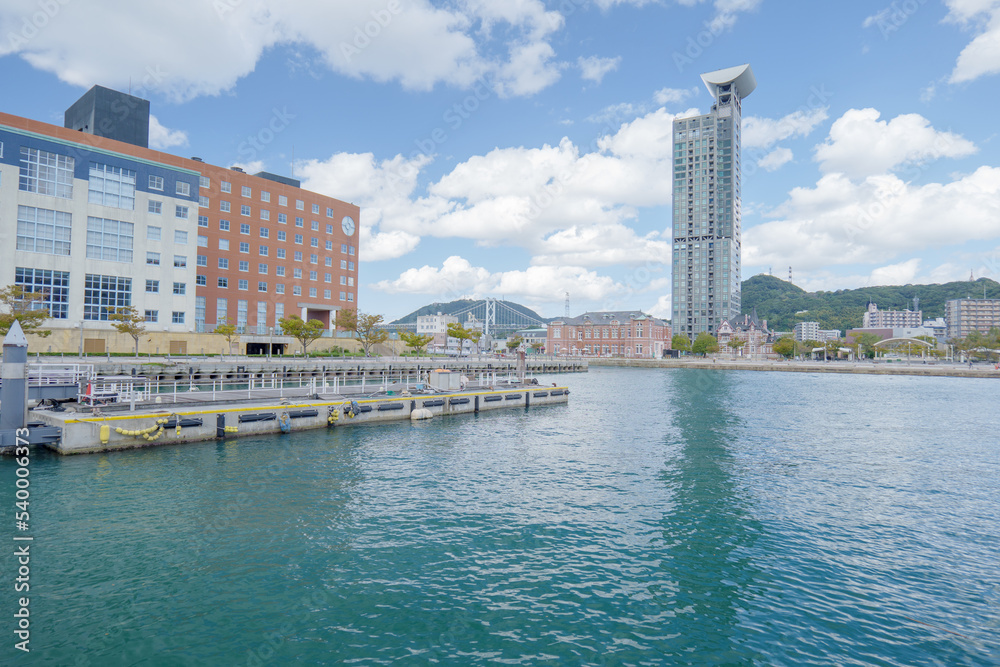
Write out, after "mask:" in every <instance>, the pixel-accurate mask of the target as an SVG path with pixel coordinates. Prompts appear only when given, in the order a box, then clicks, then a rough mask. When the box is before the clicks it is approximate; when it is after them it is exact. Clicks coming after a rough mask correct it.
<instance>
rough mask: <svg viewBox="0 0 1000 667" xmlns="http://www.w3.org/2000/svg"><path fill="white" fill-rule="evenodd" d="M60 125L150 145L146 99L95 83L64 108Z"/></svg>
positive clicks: (146, 145) (137, 143) (118, 139)
mask: <svg viewBox="0 0 1000 667" xmlns="http://www.w3.org/2000/svg"><path fill="white" fill-rule="evenodd" d="M63 127H66V128H68V129H70V130H78V131H80V132H86V133H87V134H93V135H94V136H98V137H107V138H108V139H115V140H117V141H124V142H125V143H129V144H132V145H134V146H142V147H143V148H149V100H144V99H142V98H141V97H135V96H134V95H129V94H127V93H122V92H119V91H117V90H111V89H110V88H105V87H104V86H94V87H93V88H91V89H90V90H88V91H87V92H85V93H84V94H83V96H82V97H81V98H80V99H78V100H77V101H76V102H74V103H73V106H71V107H70V108H69V109H66V113H65V114H64V115H63Z"/></svg>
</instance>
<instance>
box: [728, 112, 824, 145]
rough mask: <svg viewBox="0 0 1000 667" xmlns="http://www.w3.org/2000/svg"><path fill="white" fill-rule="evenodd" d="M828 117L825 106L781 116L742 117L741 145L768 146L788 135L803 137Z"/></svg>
mask: <svg viewBox="0 0 1000 667" xmlns="http://www.w3.org/2000/svg"><path fill="white" fill-rule="evenodd" d="M827 118H828V114H827V108H826V107H823V108H817V109H808V110H802V109H800V110H799V111H795V112H792V113H790V114H788V115H787V116H784V117H782V118H760V117H759V116H749V117H747V118H744V119H743V147H744V148H769V147H771V146H773V145H774V144H776V143H778V142H779V141H783V140H785V139H788V138H789V137H804V136H806V135H808V134H809V133H810V132H812V131H813V129H815V128H816V126H817V125H819V124H820V123H822V122H823V121H824V120H826V119H827Z"/></svg>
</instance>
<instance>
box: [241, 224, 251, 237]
mask: <svg viewBox="0 0 1000 667" xmlns="http://www.w3.org/2000/svg"><path fill="white" fill-rule="evenodd" d="M240 234H246V235H247V236H250V225H248V224H247V223H245V222H243V223H240Z"/></svg>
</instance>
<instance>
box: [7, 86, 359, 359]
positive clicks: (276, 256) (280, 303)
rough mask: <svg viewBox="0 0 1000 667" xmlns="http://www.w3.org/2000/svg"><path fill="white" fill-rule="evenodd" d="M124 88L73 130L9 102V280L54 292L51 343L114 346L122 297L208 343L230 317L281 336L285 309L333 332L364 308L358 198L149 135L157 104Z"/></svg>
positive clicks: (266, 339)
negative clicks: (346, 314)
mask: <svg viewBox="0 0 1000 667" xmlns="http://www.w3.org/2000/svg"><path fill="white" fill-rule="evenodd" d="M112 93H114V91H108V90H107V89H102V90H100V91H97V90H93V89H92V90H91V91H90V92H88V93H87V94H86V95H84V97H82V98H81V100H80V101H78V102H77V103H76V104H74V105H73V106H72V107H71V108H70V111H67V125H69V126H70V127H65V128H64V127H58V126H54V125H49V124H47V123H41V122H38V121H33V120H29V119H26V118H21V117H18V116H12V115H9V114H4V113H0V285H12V284H13V285H19V286H21V287H23V288H24V289H25V290H27V291H29V292H40V293H42V294H44V295H45V300H44V303H42V304H40V306H41V307H44V308H46V309H47V310H48V311H49V315H50V319H49V320H47V321H46V322H45V325H44V326H45V328H47V329H50V330H52V331H53V336H52V337H51V338H50V339H48V344H50V345H52V346H53V347H54V349H66V350H73V349H77V345H76V342H75V341H77V340H79V341H80V342H79V345H80V347H84V340H85V339H86V340H87V341H88V344H89V341H91V340H92V341H94V342H95V343H100V344H101V348H100V349H92V350H91V351H103V349H104V347H103V346H104V344H105V343H107V344H108V348H109V349H110V348H112V347H115V345H116V341H117V338H116V334H115V333H114V332H113V329H112V325H111V322H110V321H109V317H110V316H111V315H112V314H113V313H114V312H115V310H116V309H118V308H123V307H134V308H135V309H136V311H137V312H138V314H139V315H141V316H143V317H144V318H145V321H146V329H147V331H149V332H150V334H152V335H153V336H154V342H153V343H152V344H151V345H150V347H151V348H152V349H157V348H158V349H161V350H163V351H164V352H166V351H167V350H168V349H180V346H181V344H182V343H185V344H186V345H187V347H188V349H191V350H195V349H201V348H203V347H204V348H212V347H213V345H212V342H211V341H210V340H209V339H207V338H203V339H200V340H198V339H197V337H198V334H200V333H207V332H211V331H212V330H213V329H214V328H215V327H216V326H217V325H218V324H221V323H224V322H225V323H229V324H235V325H237V327H238V330H239V331H240V333H243V334H245V335H244V337H243V341H242V342H244V343H253V344H259V345H262V344H268V345H270V344H271V335H272V334H280V325H279V323H278V322H279V320H280V319H281V318H282V317H286V316H289V315H293V314H294V315H299V316H301V317H302V318H303V319H306V320H309V319H317V320H319V321H321V322H322V323H323V325H324V327H325V328H327V329H332V328H334V316H335V313H336V311H338V310H340V309H352V310H353V309H356V308H357V300H356V296H357V290H358V285H357V279H358V220H359V217H360V215H359V214H360V210H359V208H358V207H357V206H355V205H353V204H349V203H347V202H344V201H340V200H337V199H334V198H332V197H328V196H325V195H321V194H318V193H315V192H310V191H308V190H304V189H302V188H301V187H299V182H298V181H296V180H294V179H290V178H284V177H280V176H274V175H272V174H268V173H264V172H261V173H259V174H256V175H250V174H246V173H243V172H242V170H240V169H237V168H226V167H219V166H213V165H210V164H207V163H205V162H203V161H201V160H200V159H198V158H183V157H178V156H174V155H169V154H167V153H162V152H159V151H155V150H151V149H149V148H146V147H145V146H142V145H140V144H141V143H142V137H141V135H142V132H141V130H140V129H137V128H139V126H141V124H142V122H147V121H148V116H149V114H148V107H144V106H143V105H141V104H132V105H131V106H130V105H129V104H128V102H129V100H136V99H138V98H132V97H131V96H126V95H123V94H120V93H118V94H117V95H119V96H120V97H119V98H115V97H114V95H112ZM147 104H148V103H147ZM124 108H129V109H132V111H131V112H130V115H129V114H126V115H127V116H128V117H127V118H125V119H124V120H125V121H127V122H126V124H125V126H124V127H119V126H118V125H116V123H120V122H122V118H121V117H120V116H121V114H120V113H119V114H117V115H111V116H108V113H109V112H110V111H111V110H114V109H119V110H120V109H124ZM71 117H72V118H77V119H78V118H84V117H85V118H86V122H82V124H79V126H78V127H77V125H78V123H75V122H70V120H71ZM137 119H138V120H137ZM95 129H97V130H100V132H98V133H95V132H94V131H93V130H95ZM112 137H119V138H120V139H121V140H118V139H115V138H112ZM133 140H134V141H133ZM161 339H162V340H161ZM126 342H127V344H128V345H129V347H127V348H125V349H131V342H130V341H126ZM280 342H281V341H280V340H279V341H275V343H279V344H280ZM284 342H285V343H287V341H284ZM175 343H177V344H178V347H177V348H175Z"/></svg>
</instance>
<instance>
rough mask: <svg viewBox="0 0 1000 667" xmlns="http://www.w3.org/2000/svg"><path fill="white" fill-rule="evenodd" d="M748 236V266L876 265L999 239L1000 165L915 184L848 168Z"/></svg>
mask: <svg viewBox="0 0 1000 667" xmlns="http://www.w3.org/2000/svg"><path fill="white" fill-rule="evenodd" d="M771 217H774V218H777V219H775V220H772V221H769V222H766V223H764V224H760V225H757V226H754V227H751V228H749V229H747V230H746V231H745V232H744V235H743V252H744V265H748V266H771V265H774V266H784V265H788V264H793V265H794V266H796V267H802V268H803V269H818V268H820V267H824V266H831V265H849V264H870V263H876V262H882V261H884V260H886V259H887V258H888V259H892V258H894V257H896V256H898V255H899V254H900V253H903V252H909V251H916V250H922V249H925V248H928V247H940V246H948V245H955V244H961V243H965V242H968V241H974V240H986V239H992V238H995V237H997V236H1000V168H997V167H980V168H979V169H977V170H976V171H975V172H973V173H971V174H968V175H965V176H959V177H957V178H955V179H954V180H952V181H951V182H949V183H928V184H926V185H914V184H911V183H907V182H905V181H903V180H902V179H900V178H899V177H897V176H895V175H892V174H882V175H877V176H869V177H868V178H866V179H864V180H863V181H856V180H851V179H849V178H847V177H846V176H845V175H844V174H841V173H832V174H827V175H825V176H823V177H822V178H821V179H820V180H819V182H818V183H817V184H816V186H815V187H811V188H805V187H803V188H795V189H794V190H792V191H791V193H790V194H789V198H788V200H787V201H786V202H785V203H784V204H782V205H781V206H779V207H778V209H776V210H775V212H774V213H773V214H772V216H771Z"/></svg>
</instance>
